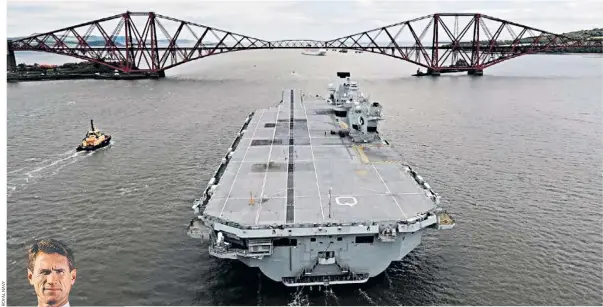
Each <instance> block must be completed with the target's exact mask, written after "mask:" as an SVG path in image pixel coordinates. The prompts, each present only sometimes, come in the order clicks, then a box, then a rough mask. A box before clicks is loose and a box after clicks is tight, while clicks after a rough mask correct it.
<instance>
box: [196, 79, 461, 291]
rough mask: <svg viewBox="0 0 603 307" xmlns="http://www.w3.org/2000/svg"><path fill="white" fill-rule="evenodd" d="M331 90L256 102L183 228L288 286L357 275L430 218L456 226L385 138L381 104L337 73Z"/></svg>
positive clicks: (430, 223)
mask: <svg viewBox="0 0 603 307" xmlns="http://www.w3.org/2000/svg"><path fill="white" fill-rule="evenodd" d="M337 75H338V77H339V80H340V82H339V84H338V85H337V86H335V85H333V84H329V86H328V89H329V91H328V98H326V99H324V98H320V97H317V96H311V95H306V94H304V93H303V92H302V91H300V90H298V89H286V90H284V91H283V95H282V101H281V102H280V103H279V104H278V105H277V106H274V107H271V108H267V109H260V110H256V111H255V112H252V113H251V114H250V115H249V116H248V117H247V118H246V119H245V122H244V124H243V126H242V127H241V129H240V131H239V132H238V134H237V136H236V137H235V140H234V142H233V143H232V145H231V146H230V148H228V150H227V151H226V154H225V156H224V157H223V158H222V159H221V162H220V165H219V166H218V169H217V170H216V172H215V174H214V176H213V177H212V178H211V179H210V180H209V183H208V185H207V187H206V188H205V190H204V192H203V196H202V198H201V199H198V200H195V203H194V205H193V210H194V212H195V218H194V219H193V220H192V221H191V222H190V225H189V228H188V234H189V235H190V236H192V237H194V238H200V239H202V240H203V241H204V242H207V245H208V248H209V253H210V254H211V255H212V256H215V257H218V258H225V259H235V260H238V261H241V262H243V263H245V264H246V265H248V266H250V267H258V268H259V269H260V270H261V271H262V273H263V274H264V275H265V276H267V277H269V278H270V279H272V280H275V281H278V282H282V283H284V284H285V285H287V286H307V285H310V286H311V285H332V284H349V283H364V282H366V281H367V280H368V279H369V278H370V277H373V276H376V275H378V274H380V273H382V272H383V271H384V270H385V269H386V268H387V267H388V266H389V265H390V263H391V262H392V261H399V260H401V259H403V258H404V257H405V256H406V255H407V254H408V253H409V252H411V251H412V250H413V249H414V248H416V247H417V246H418V245H419V244H420V243H421V237H422V235H423V233H424V231H425V230H426V229H428V228H432V229H451V228H453V227H454V225H455V222H454V220H453V218H452V217H451V216H450V215H449V214H448V213H447V212H446V211H445V210H443V209H442V208H441V207H440V205H439V200H440V196H439V195H438V194H437V193H435V192H434V190H433V189H432V188H431V186H430V185H429V184H428V183H427V182H426V181H425V179H424V178H422V177H421V176H420V175H419V174H418V173H417V172H416V171H415V170H414V169H412V168H411V167H410V166H409V165H408V164H407V163H406V162H404V161H403V160H402V158H401V156H400V154H399V153H398V152H397V151H396V150H395V149H394V148H393V147H392V146H391V145H390V143H389V142H388V141H387V140H385V139H384V138H382V136H381V135H380V133H379V131H378V122H379V121H380V120H382V119H383V115H382V105H381V104H380V103H378V102H370V100H369V98H368V97H367V96H365V95H364V94H362V93H361V92H360V91H359V88H358V84H357V83H356V82H355V81H352V80H350V74H349V73H345V72H343V73H341V72H340V73H338V74H337Z"/></svg>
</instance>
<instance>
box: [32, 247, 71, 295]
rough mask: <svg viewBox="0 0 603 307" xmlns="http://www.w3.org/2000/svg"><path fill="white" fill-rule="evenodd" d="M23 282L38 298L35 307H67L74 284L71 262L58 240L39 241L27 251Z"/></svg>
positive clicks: (69, 254)
mask: <svg viewBox="0 0 603 307" xmlns="http://www.w3.org/2000/svg"><path fill="white" fill-rule="evenodd" d="M28 254H29V255H28V256H29V262H28V265H27V279H29V283H30V284H31V285H32V286H33V287H34V289H35V291H36V295H37V296H38V307H69V292H70V291H71V287H72V286H73V285H74V284H75V277H76V270H75V258H74V256H73V252H72V251H71V249H69V247H68V246H67V245H66V244H65V243H63V242H61V241H58V240H53V239H48V240H40V241H38V242H37V243H35V244H34V245H32V246H31V248H29V251H28Z"/></svg>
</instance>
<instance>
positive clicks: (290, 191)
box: [285, 89, 295, 223]
mask: <svg viewBox="0 0 603 307" xmlns="http://www.w3.org/2000/svg"><path fill="white" fill-rule="evenodd" d="M294 98H295V95H294V90H293V89H292V90H291V96H290V99H291V101H290V102H291V104H290V106H289V161H288V164H287V201H286V202H285V204H286V208H287V210H286V211H285V212H286V213H285V223H295V194H294V193H295V182H294V180H293V179H294V176H295V170H294V166H295V164H294V162H295V161H294V159H295V155H294V151H295V147H294V143H293V141H294V140H293V125H294V124H295V120H294V115H295V112H294V111H295V99H294Z"/></svg>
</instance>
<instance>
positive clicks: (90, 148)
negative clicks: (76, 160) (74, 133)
mask: <svg viewBox="0 0 603 307" xmlns="http://www.w3.org/2000/svg"><path fill="white" fill-rule="evenodd" d="M110 143H111V136H110V135H106V134H105V139H104V140H103V141H102V142H100V143H98V144H96V145H91V146H82V145H81V144H80V145H79V146H78V147H77V148H76V149H75V151H93V150H97V149H99V148H103V147H105V146H107V145H109V144H110Z"/></svg>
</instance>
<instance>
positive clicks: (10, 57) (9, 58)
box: [6, 41, 17, 71]
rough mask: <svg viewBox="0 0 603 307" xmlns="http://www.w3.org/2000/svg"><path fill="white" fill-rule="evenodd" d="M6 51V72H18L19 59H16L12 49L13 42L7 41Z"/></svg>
mask: <svg viewBox="0 0 603 307" xmlns="http://www.w3.org/2000/svg"><path fill="white" fill-rule="evenodd" d="M6 50H7V53H6V70H7V71H15V70H17V59H16V58H15V51H14V50H13V48H12V44H11V41H7V46H6Z"/></svg>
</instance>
